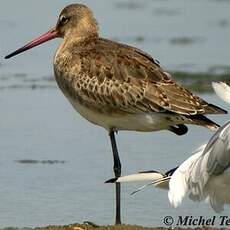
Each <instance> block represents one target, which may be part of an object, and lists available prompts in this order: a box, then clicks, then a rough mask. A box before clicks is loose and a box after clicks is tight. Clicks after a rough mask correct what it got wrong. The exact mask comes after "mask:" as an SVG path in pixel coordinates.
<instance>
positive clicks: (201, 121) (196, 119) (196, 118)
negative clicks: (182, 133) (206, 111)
mask: <svg viewBox="0 0 230 230" xmlns="http://www.w3.org/2000/svg"><path fill="white" fill-rule="evenodd" d="M186 118H187V119H189V121H190V122H189V123H191V124H194V125H200V126H204V127H206V128H208V129H210V130H212V131H216V130H217V129H218V128H219V127H220V126H219V125H218V124H217V123H215V122H214V121H212V120H210V119H209V118H207V117H206V116H204V115H202V114H197V115H193V116H186Z"/></svg>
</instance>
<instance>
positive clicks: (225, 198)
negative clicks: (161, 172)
mask: <svg viewBox="0 0 230 230" xmlns="http://www.w3.org/2000/svg"><path fill="white" fill-rule="evenodd" d="M187 193H189V198H190V199H192V200H193V201H202V200H206V201H209V203H210V205H211V207H212V208H213V209H214V210H215V211H216V212H218V213H219V212H221V211H223V209H224V204H230V122H228V123H226V124H225V125H224V126H222V127H221V128H219V130H218V131H217V132H216V133H215V134H214V135H213V136H212V138H211V139H210V140H209V142H208V144H207V145H203V146H201V147H200V148H199V149H198V150H197V151H196V152H195V154H194V155H192V156H191V157H189V158H188V159H187V160H186V161H184V162H183V163H182V164H181V165H180V166H179V167H178V169H177V170H176V171H175V172H174V173H173V175H172V176H171V179H170V180H169V193H168V197H169V201H170V203H171V204H172V205H173V206H174V207H177V206H179V205H180V204H181V202H182V200H183V198H184V197H185V195H186V194H187Z"/></svg>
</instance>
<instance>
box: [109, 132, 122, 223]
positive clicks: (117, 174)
mask: <svg viewBox="0 0 230 230" xmlns="http://www.w3.org/2000/svg"><path fill="white" fill-rule="evenodd" d="M109 136H110V140H111V145H112V150H113V162H114V165H113V170H114V174H115V177H120V176H121V162H120V158H119V153H118V151H117V144H116V139H115V135H114V131H111V132H110V133H109ZM115 186H116V220H115V224H121V185H120V183H116V184H115Z"/></svg>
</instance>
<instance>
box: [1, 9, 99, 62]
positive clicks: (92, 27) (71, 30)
mask: <svg viewBox="0 0 230 230" xmlns="http://www.w3.org/2000/svg"><path fill="white" fill-rule="evenodd" d="M90 36H98V26H97V22H96V19H95V18H94V16H93V13H92V11H91V10H90V9H89V8H88V7H87V6H85V5H82V4H72V5H69V6H67V7H65V8H64V9H63V10H62V11H61V13H60V16H59V17H58V21H57V23H56V26H55V27H54V28H52V29H51V30H49V31H48V32H47V33H45V34H43V35H42V36H40V37H38V38H37V39H35V40H33V41H32V42H30V43H28V44H26V45H25V46H23V47H21V48H20V49H18V50H16V51H14V52H13V53H11V54H9V55H7V56H6V57H5V58H6V59H8V58H11V57H13V56H15V55H17V54H20V53H22V52H24V51H26V50H29V49H31V48H33V47H35V46H38V45H40V44H42V43H44V42H47V41H49V40H52V39H54V38H58V37H59V38H64V39H65V40H70V41H71V40H75V41H78V40H82V39H85V38H87V37H90Z"/></svg>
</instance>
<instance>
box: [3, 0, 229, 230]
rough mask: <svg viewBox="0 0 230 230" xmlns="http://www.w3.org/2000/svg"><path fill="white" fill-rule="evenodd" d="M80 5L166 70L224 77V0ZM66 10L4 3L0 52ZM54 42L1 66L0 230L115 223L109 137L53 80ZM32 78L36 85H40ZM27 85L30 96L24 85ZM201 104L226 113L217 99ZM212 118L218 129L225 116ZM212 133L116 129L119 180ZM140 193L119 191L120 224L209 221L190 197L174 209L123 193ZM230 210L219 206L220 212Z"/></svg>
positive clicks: (156, 196)
mask: <svg viewBox="0 0 230 230" xmlns="http://www.w3.org/2000/svg"><path fill="white" fill-rule="evenodd" d="M81 2H82V3H86V4H87V5H89V6H91V8H92V9H93V10H94V11H95V14H96V17H97V18H98V20H99V22H100V25H101V32H102V34H103V35H104V36H106V37H110V38H114V39H117V40H119V41H122V42H126V43H129V44H133V45H135V46H138V47H140V48H142V49H144V50H146V51H148V52H149V53H151V54H153V55H154V56H155V57H157V58H158V59H159V60H160V61H161V63H163V65H164V66H166V68H167V69H170V70H186V71H194V72H199V71H210V69H211V70H212V71H214V72H215V71H226V69H227V71H228V68H229V50H228V49H227V48H228V47H229V45H228V41H229V40H230V39H229V38H230V36H229V35H230V31H229V23H230V18H229V10H230V2H229V1H215V0H209V1H208V0H206V1H198V0H197V1H190V2H188V1H182V0H177V1H173V2H172V1H169V0H165V1H160V0H158V1H157V0H156V1H105V0H103V1H102V0H101V1H100V3H98V2H96V1H89V0H88V1H81ZM68 3H70V1H61V0H56V1H52V4H51V1H50V2H47V1H39V2H38V1H31V0H21V1H20V4H19V2H18V3H17V2H15V1H13V0H8V1H3V2H2V4H1V8H0V26H1V31H2V32H3V33H1V36H0V41H1V46H2V47H1V54H2V55H5V54H7V53H8V52H10V51H12V50H14V49H15V48H18V47H19V46H21V45H23V44H24V43H25V42H27V41H29V40H30V39H31V38H34V37H35V36H37V35H39V34H40V33H43V32H45V31H46V30H47V29H49V28H50V26H52V25H53V24H54V22H55V20H56V16H57V14H58V11H59V10H60V9H61V8H62V7H63V6H65V5H66V4H68ZM13 6H14V7H13ZM193 12H196V17H194V13H193ZM111 25H112V26H111ZM58 43H59V42H58V41H57V42H53V43H52V42H51V43H49V44H46V45H44V46H41V47H40V49H39V48H38V49H34V50H32V51H30V52H27V53H25V54H24V55H20V56H18V57H16V58H14V59H12V60H8V61H5V60H3V59H0V63H1V65H0V71H1V72H0V80H1V81H0V83H1V84H0V89H5V90H0V108H1V120H0V130H1V132H0V140H1V141H0V149H1V151H0V204H1V205H0V227H5V226H18V227H23V226H28V227H32V226H41V225H42V226H45V225H48V224H66V223H73V222H83V221H85V220H90V221H94V222H96V223H97V224H111V223H113V217H114V209H113V206H114V186H112V185H108V184H104V183H103V182H104V181H105V180H107V179H109V178H111V177H112V176H113V172H112V153H111V149H110V145H109V139H108V135H107V133H106V132H105V131H104V130H103V129H101V128H98V127H96V126H93V125H91V124H89V123H88V122H87V121H85V120H84V119H83V118H81V117H80V115H78V114H77V113H76V112H75V111H74V110H73V109H72V107H71V106H70V105H69V103H68V102H67V100H66V99H65V98H64V96H63V95H62V94H61V92H60V91H59V90H58V89H57V88H56V85H55V84H54V82H51V81H50V77H49V76H51V75H52V56H53V54H54V49H55V47H56V46H57V44H58ZM226 47H227V48H226ZM28 79H31V80H28ZM37 79H42V80H39V83H38V84H39V85H40V88H39V87H37V82H36V81H37ZM31 82H32V83H31ZM33 82H36V87H37V90H31V89H29V88H28V87H27V85H28V84H29V85H30V86H31V85H33ZM18 85H20V86H18ZM30 88H33V87H30ZM41 89H42V90H41ZM202 97H204V98H205V99H207V100H208V101H210V102H212V103H216V104H218V105H220V106H223V107H224V108H226V109H229V106H228V105H227V104H224V103H223V102H221V101H220V100H219V99H217V97H216V96H214V95H208V94H207V95H202ZM213 119H215V121H217V122H219V123H221V124H223V123H224V121H226V120H228V116H215V117H213ZM210 135H211V133H210V132H209V131H208V130H205V129H202V128H198V127H191V128H190V131H189V133H188V135H185V136H183V137H178V136H175V135H173V134H171V133H167V132H164V131H162V132H158V133H145V134H143V133H132V132H121V133H119V135H118V137H117V140H118V145H119V150H120V155H121V160H122V166H123V169H122V173H123V174H124V175H125V174H128V173H133V172H137V171H141V170H148V169H157V170H160V171H164V170H167V169H170V168H172V167H174V166H176V165H177V164H179V163H180V162H181V161H183V160H184V159H186V158H187V157H188V156H189V155H190V153H191V151H192V150H193V149H195V148H196V147H197V146H199V145H200V144H201V143H203V142H204V141H205V140H207V139H208V138H209V137H210ZM138 186H139V184H130V185H128V184H127V185H124V186H123V191H122V216H123V220H124V221H125V223H130V224H139V225H144V226H158V225H163V223H162V220H163V217H164V216H166V215H172V216H178V215H181V214H183V215H194V216H200V215H205V216H213V215H215V214H214V212H213V211H211V210H210V208H209V206H208V205H207V204H204V203H202V204H194V203H192V202H191V201H189V200H186V201H185V202H184V203H183V205H182V206H181V207H180V208H178V209H173V208H171V207H170V205H169V204H168V200H167V193H166V192H159V191H158V190H152V189H148V190H146V191H144V192H143V193H140V194H137V195H136V196H130V195H129V194H130V192H131V191H132V190H133V189H135V188H136V187H138ZM229 211H230V209H229V208H228V209H226V211H225V213H224V214H226V215H227V214H229Z"/></svg>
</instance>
